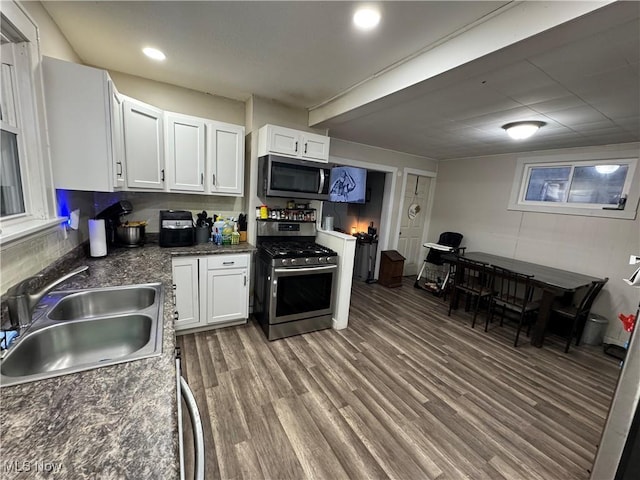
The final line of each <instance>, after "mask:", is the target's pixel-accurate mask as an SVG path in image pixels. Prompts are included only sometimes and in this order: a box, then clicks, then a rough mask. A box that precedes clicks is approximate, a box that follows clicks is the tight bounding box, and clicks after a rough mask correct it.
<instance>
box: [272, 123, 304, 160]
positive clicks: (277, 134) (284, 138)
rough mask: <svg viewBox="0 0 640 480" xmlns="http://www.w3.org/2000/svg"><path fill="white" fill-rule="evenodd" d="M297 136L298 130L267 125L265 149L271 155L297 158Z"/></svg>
mask: <svg viewBox="0 0 640 480" xmlns="http://www.w3.org/2000/svg"><path fill="white" fill-rule="evenodd" d="M299 134H300V132H298V130H293V129H291V128H285V127H278V126H276V125H269V126H268V127H267V145H268V146H267V148H268V150H269V151H270V152H271V153H281V154H283V155H289V156H294V157H297V156H298V155H299V142H300V135H299Z"/></svg>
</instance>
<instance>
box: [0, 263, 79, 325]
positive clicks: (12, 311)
mask: <svg viewBox="0 0 640 480" xmlns="http://www.w3.org/2000/svg"><path fill="white" fill-rule="evenodd" d="M88 269H89V267H88V266H87V265H84V266H82V267H79V268H76V269H75V270H73V271H71V272H69V273H67V274H66V275H63V276H62V277H60V278H58V279H56V280H54V281H53V282H51V283H49V284H48V285H45V286H44V287H42V288H41V289H40V290H38V291H37V292H33V293H30V292H28V291H27V289H28V286H29V284H30V283H31V281H32V280H34V279H36V278H38V277H37V276H36V277H29V278H26V279H24V280H22V281H21V282H19V283H17V284H16V285H14V286H13V287H11V288H10V289H9V290H8V291H7V307H8V309H9V321H10V322H11V326H12V327H13V328H14V329H18V330H21V329H23V328H25V327H28V326H29V325H30V324H31V316H32V315H33V310H34V308H36V305H37V304H38V302H39V301H40V300H41V299H42V297H44V296H45V295H46V294H47V293H49V292H50V291H51V290H53V289H54V288H55V287H56V286H58V285H60V284H61V283H62V282H66V281H67V280H69V279H70V278H71V277H73V276H75V275H77V274H79V273H82V272H84V271H86V270H88Z"/></svg>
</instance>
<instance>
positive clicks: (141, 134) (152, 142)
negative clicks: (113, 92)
mask: <svg viewBox="0 0 640 480" xmlns="http://www.w3.org/2000/svg"><path fill="white" fill-rule="evenodd" d="M162 117H163V111H162V110H160V109H159V108H155V107H152V106H151V105H147V104H144V103H142V102H138V101H136V100H133V99H130V98H125V101H124V152H125V159H126V162H127V186H128V187H129V188H134V189H136V188H140V189H145V190H164V188H165V169H164V142H163V138H164V135H163V128H162Z"/></svg>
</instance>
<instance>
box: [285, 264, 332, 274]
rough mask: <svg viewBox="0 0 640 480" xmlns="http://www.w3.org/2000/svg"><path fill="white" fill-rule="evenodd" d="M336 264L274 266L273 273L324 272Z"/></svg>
mask: <svg viewBox="0 0 640 480" xmlns="http://www.w3.org/2000/svg"><path fill="white" fill-rule="evenodd" d="M336 268H338V266H337V265H327V266H326V267H287V268H276V269H275V270H274V272H275V273H294V272H295V273H299V272H326V271H327V270H335V269H336Z"/></svg>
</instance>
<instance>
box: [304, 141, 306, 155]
mask: <svg viewBox="0 0 640 480" xmlns="http://www.w3.org/2000/svg"><path fill="white" fill-rule="evenodd" d="M304 153H307V142H304Z"/></svg>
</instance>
